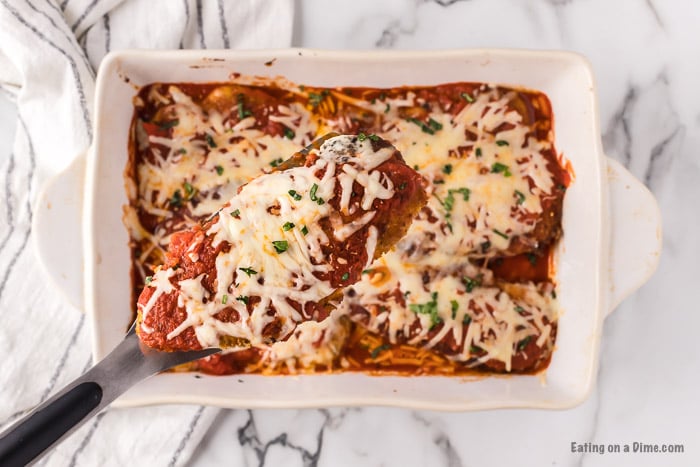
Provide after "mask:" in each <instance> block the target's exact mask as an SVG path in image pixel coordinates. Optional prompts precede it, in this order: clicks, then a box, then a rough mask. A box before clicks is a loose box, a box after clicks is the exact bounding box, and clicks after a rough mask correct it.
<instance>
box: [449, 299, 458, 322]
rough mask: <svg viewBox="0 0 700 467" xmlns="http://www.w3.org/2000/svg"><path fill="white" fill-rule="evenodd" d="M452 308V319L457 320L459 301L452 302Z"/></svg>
mask: <svg viewBox="0 0 700 467" xmlns="http://www.w3.org/2000/svg"><path fill="white" fill-rule="evenodd" d="M450 306H451V307H452V319H455V318H456V317H457V310H458V309H459V303H457V300H450Z"/></svg>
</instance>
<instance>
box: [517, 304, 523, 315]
mask: <svg viewBox="0 0 700 467" xmlns="http://www.w3.org/2000/svg"><path fill="white" fill-rule="evenodd" d="M515 311H516V312H517V313H518V314H519V315H522V314H523V313H525V308H523V307H521V306H520V305H515Z"/></svg>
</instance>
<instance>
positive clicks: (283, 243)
mask: <svg viewBox="0 0 700 467" xmlns="http://www.w3.org/2000/svg"><path fill="white" fill-rule="evenodd" d="M272 246H274V247H275V251H276V252H277V253H284V252H285V251H287V249H288V248H289V243H287V240H275V241H274V242H272Z"/></svg>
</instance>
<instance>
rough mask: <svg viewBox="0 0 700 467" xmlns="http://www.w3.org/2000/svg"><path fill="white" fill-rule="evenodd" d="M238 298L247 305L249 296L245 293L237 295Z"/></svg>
mask: <svg viewBox="0 0 700 467" xmlns="http://www.w3.org/2000/svg"><path fill="white" fill-rule="evenodd" d="M236 300H238V301H239V302H243V303H244V304H246V305H247V304H248V297H247V296H245V295H241V296H239V297H236Z"/></svg>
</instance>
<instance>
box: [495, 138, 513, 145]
mask: <svg viewBox="0 0 700 467" xmlns="http://www.w3.org/2000/svg"><path fill="white" fill-rule="evenodd" d="M496 146H510V145H509V144H508V141H506V140H503V139H498V140H496Z"/></svg>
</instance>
